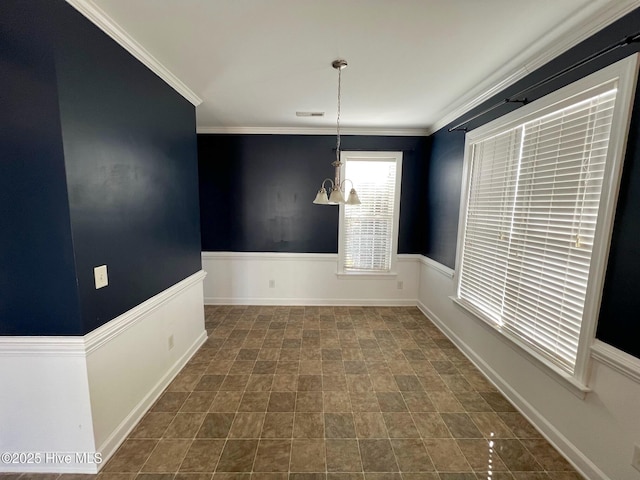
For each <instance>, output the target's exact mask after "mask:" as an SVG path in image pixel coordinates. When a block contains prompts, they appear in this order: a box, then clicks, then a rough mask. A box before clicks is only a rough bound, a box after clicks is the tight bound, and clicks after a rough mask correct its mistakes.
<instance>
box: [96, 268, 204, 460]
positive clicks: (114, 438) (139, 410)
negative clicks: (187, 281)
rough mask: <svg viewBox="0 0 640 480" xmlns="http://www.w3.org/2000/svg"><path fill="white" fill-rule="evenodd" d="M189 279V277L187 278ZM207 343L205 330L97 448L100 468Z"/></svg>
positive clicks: (202, 277)
mask: <svg viewBox="0 0 640 480" xmlns="http://www.w3.org/2000/svg"><path fill="white" fill-rule="evenodd" d="M189 278H191V277H189ZM202 279H204V276H200V280H199V281H201V280H202ZM206 341H207V332H206V330H205V331H203V332H202V334H201V335H200V336H199V337H198V338H197V339H196V341H195V342H194V343H193V344H192V345H191V347H189V349H188V350H187V351H186V352H185V353H184V355H182V357H180V358H179V359H178V361H177V362H176V363H174V364H173V366H172V367H171V368H170V369H169V370H168V371H167V372H166V373H165V374H164V375H163V376H162V378H161V379H160V380H159V381H158V383H156V385H155V386H154V387H153V389H151V390H150V391H149V393H148V394H147V395H146V396H145V397H144V398H143V399H142V400H141V401H140V403H138V405H136V407H135V408H134V409H133V410H132V411H131V413H129V415H127V417H126V418H125V419H124V420H123V421H122V423H120V425H118V427H117V428H116V429H115V430H114V431H113V432H112V433H111V435H109V437H108V438H107V439H106V440H105V441H104V442H103V443H102V445H99V446H98V449H97V451H99V452H101V453H102V460H103V461H102V463H101V465H100V467H102V466H103V465H106V463H107V461H108V460H109V458H111V456H112V455H113V454H114V453H115V452H116V450H117V449H118V447H119V446H120V445H121V444H122V442H124V441H125V440H126V438H127V436H128V435H129V433H131V431H132V430H133V429H134V428H135V427H136V425H137V424H138V422H139V421H140V420H142V417H143V416H144V415H145V413H147V411H148V410H149V408H151V406H152V405H153V404H154V403H155V401H156V400H157V399H158V398H159V397H160V395H161V394H162V392H163V391H164V389H165V388H167V387H168V386H169V384H170V383H171V382H172V381H173V379H174V378H175V377H176V375H177V374H178V373H180V370H182V368H183V367H184V366H185V365H186V364H187V362H188V361H189V359H191V357H192V356H193V355H194V354H195V353H196V352H197V351H198V349H199V348H200V347H201V346H202V345H203V344H204V342H206Z"/></svg>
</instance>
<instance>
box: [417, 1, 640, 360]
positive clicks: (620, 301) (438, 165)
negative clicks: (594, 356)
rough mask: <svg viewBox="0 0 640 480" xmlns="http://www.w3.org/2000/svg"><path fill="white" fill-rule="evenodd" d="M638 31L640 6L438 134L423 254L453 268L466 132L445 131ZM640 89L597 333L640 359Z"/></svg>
mask: <svg viewBox="0 0 640 480" xmlns="http://www.w3.org/2000/svg"><path fill="white" fill-rule="evenodd" d="M638 30H640V9H636V10H634V11H633V12H631V13H630V14H628V15H626V16H625V17H623V18H621V19H620V20H618V21H616V22H615V23H613V24H611V25H610V26H609V27H607V28H605V29H603V30H602V31H600V32H598V33H597V34H595V35H593V36H592V37H590V38H589V39H587V40H585V41H584V42H582V43H580V44H579V45H577V46H576V47H574V48H572V49H571V50H569V51H567V52H566V53H565V54H563V55H561V56H560V57H558V58H556V59H555V60H553V61H551V62H549V63H548V64H546V65H545V66H543V67H542V68H540V69H538V70H536V71H535V72H533V73H532V74H530V75H528V76H527V77H525V78H524V79H523V80H521V81H519V82H517V83H516V84H515V85H513V86H511V87H510V88H508V89H506V90H504V91H503V92H501V93H499V94H498V95H496V96H495V97H494V98H492V99H490V100H488V101H487V102H485V103H484V104H482V105H480V106H478V107H477V108H476V109H474V110H472V111H471V112H469V113H468V114H466V115H465V116H463V117H461V118H460V119H457V120H456V121H454V122H452V123H451V124H450V125H447V126H446V127H444V128H443V129H441V130H439V131H438V132H436V133H435V134H434V135H433V149H432V151H431V157H430V163H429V167H428V173H427V178H428V206H429V216H428V221H429V227H428V231H429V236H428V239H427V241H426V243H425V244H424V249H423V251H422V253H423V254H424V255H426V256H428V257H431V258H433V259H434V260H437V261H439V262H441V263H443V264H445V265H447V266H449V267H452V268H453V267H454V263H455V255H456V242H457V224H458V214H459V207H460V188H461V184H462V165H463V161H464V133H463V132H448V131H447V129H448V128H449V127H451V126H453V125H455V124H457V123H458V122H459V121H461V120H464V119H465V118H470V117H472V116H473V115H474V114H475V113H476V112H481V111H482V110H483V109H486V108H487V107H488V106H490V105H493V104H496V103H498V102H499V101H500V100H502V99H504V98H508V97H510V96H511V95H513V94H515V93H517V92H519V91H521V90H523V89H524V88H525V87H527V86H531V85H535V84H536V83H537V82H538V81H540V80H542V79H545V78H548V77H549V76H551V75H553V74H554V73H556V72H559V71H561V70H562V69H563V68H566V67H568V66H570V65H572V64H574V63H576V62H578V61H579V60H581V59H583V58H585V57H587V56H589V55H591V54H593V53H596V52H598V51H600V50H602V49H603V48H605V47H607V46H609V45H611V44H613V43H615V42H617V41H619V40H621V39H622V38H624V37H625V36H628V35H631V34H633V33H636V32H637V31H638ZM638 51H640V44H638V43H636V44H633V45H631V46H628V47H624V48H619V49H617V50H615V51H612V52H611V53H609V54H607V55H605V56H603V57H601V58H600V59H598V60H596V61H593V62H591V63H589V64H588V65H585V66H583V67H581V68H579V69H577V70H575V71H573V72H572V73H570V74H568V75H565V76H563V77H561V78H559V79H557V80H555V81H553V82H551V83H549V84H547V85H544V86H543V87H539V88H537V89H536V90H533V91H530V92H527V93H526V97H527V99H528V100H529V101H533V100H536V99H537V98H540V97H542V96H544V95H546V94H548V93H550V92H552V91H554V90H557V89H558V88H561V87H563V86H565V85H567V84H569V83H571V82H573V81H575V80H578V79H580V78H583V77H585V76H586V75H588V74H590V73H593V72H594V71H597V70H599V69H601V68H603V67H605V66H607V65H610V64H611V63H614V62H616V61H618V60H620V59H622V58H624V57H626V56H628V55H631V54H633V53H635V52H638ZM639 92H640V90H636V98H635V103H634V108H633V113H632V120H631V128H630V132H629V140H628V144H627V152H626V156H625V165H624V172H623V177H622V188H621V192H620V195H619V199H618V208H617V211H616V218H615V224H614V231H613V237H612V244H611V251H610V255H609V263H608V269H607V275H606V281H605V286H604V292H603V298H602V306H601V310H600V317H599V323H598V332H597V337H598V338H599V339H600V340H602V341H604V342H607V343H609V344H611V345H613V346H614V347H617V348H619V349H621V350H623V351H625V352H627V353H630V354H632V355H635V356H637V357H639V358H640V341H638V335H637V317H638V312H639V311H640V248H638V243H637V240H638V238H640V222H639V221H638V212H639V211H640V138H639V136H640V93H639ZM516 108H517V104H515V105H514V104H512V105H504V106H502V107H500V108H498V109H496V110H494V111H492V112H490V113H487V114H486V115H483V116H482V117H480V118H478V119H477V120H474V121H473V122H470V123H469V124H468V125H467V127H468V128H469V129H470V130H472V129H474V128H477V127H479V126H481V125H484V124H485V123H488V122H490V121H491V120H494V119H495V118H498V117H500V116H502V115H504V114H505V113H508V112H509V111H512V110H514V109H516Z"/></svg>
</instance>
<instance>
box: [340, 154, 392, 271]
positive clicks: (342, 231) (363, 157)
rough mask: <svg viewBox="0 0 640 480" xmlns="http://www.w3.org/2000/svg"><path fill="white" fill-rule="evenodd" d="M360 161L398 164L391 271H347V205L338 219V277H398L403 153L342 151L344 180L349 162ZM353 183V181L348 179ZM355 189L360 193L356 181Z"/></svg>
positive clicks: (348, 185) (341, 205)
mask: <svg viewBox="0 0 640 480" xmlns="http://www.w3.org/2000/svg"><path fill="white" fill-rule="evenodd" d="M349 159H351V160H352V161H353V160H355V161H358V159H359V160H361V161H362V160H371V161H375V160H376V159H378V160H385V159H393V160H394V161H395V164H396V184H395V192H394V194H395V195H394V200H393V201H394V209H393V224H392V238H391V259H390V269H389V271H388V272H380V271H370V272H369V271H354V270H345V267H344V264H345V254H346V252H345V225H344V224H345V220H344V218H345V205H344V204H340V214H339V219H338V266H337V269H338V270H337V272H336V275H337V276H338V278H370V279H375V278H389V277H390V276H397V263H398V262H397V260H398V234H399V227H400V197H401V195H400V193H401V188H402V152H401V151H350V150H347V151H345V150H342V151H341V152H340V161H341V162H342V166H341V167H340V176H341V178H342V179H343V180H345V179H347V177H346V176H345V171H346V167H347V162H348V161H349ZM347 180H349V181H351V180H353V179H350V178H348V179H347ZM349 181H346V182H345V190H346V191H348V189H350V188H351V184H350V183H349ZM353 188H355V189H356V191H358V182H357V180H354V184H353Z"/></svg>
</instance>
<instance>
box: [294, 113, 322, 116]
mask: <svg viewBox="0 0 640 480" xmlns="http://www.w3.org/2000/svg"><path fill="white" fill-rule="evenodd" d="M296 117H324V112H296Z"/></svg>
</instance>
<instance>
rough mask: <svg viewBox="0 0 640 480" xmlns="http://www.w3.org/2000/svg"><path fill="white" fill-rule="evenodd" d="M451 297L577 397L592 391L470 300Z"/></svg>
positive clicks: (582, 397) (581, 397) (582, 396)
mask: <svg viewBox="0 0 640 480" xmlns="http://www.w3.org/2000/svg"><path fill="white" fill-rule="evenodd" d="M449 298H450V299H451V300H452V301H453V302H454V303H455V304H456V305H458V306H459V307H461V308H462V309H464V310H465V311H466V312H468V313H470V314H471V315H473V316H474V317H475V318H477V319H478V320H480V322H481V324H482V325H484V326H486V327H487V328H489V329H490V330H492V331H493V332H495V333H497V334H498V335H499V337H500V338H501V339H502V340H503V341H505V343H508V344H509V346H511V347H513V348H514V349H517V350H519V351H522V352H524V353H525V354H526V355H527V356H528V357H529V358H530V359H532V360H534V362H535V363H536V364H537V365H538V366H540V367H542V370H543V371H544V372H545V373H546V374H547V375H549V377H551V378H553V379H554V380H556V381H557V382H558V383H559V384H560V385H562V386H563V387H565V388H566V389H567V390H569V391H570V392H571V393H573V394H574V395H575V396H576V397H578V398H580V399H582V400H584V398H585V396H586V394H587V393H589V392H590V391H591V389H590V388H589V387H588V386H587V385H585V384H584V383H582V382H580V381H579V380H578V379H576V378H575V377H573V376H571V375H569V374H568V373H567V372H565V371H563V370H561V369H560V368H558V367H556V366H555V365H553V364H552V363H551V362H549V361H548V360H547V359H546V358H545V357H544V356H542V355H541V354H540V353H538V352H536V351H535V350H534V349H532V348H531V347H529V346H528V345H526V344H525V343H524V342H522V341H521V340H520V339H518V338H517V337H516V336H515V335H512V334H510V333H509V332H507V331H504V330H502V329H501V328H500V327H499V326H497V325H495V324H494V323H492V322H490V321H489V320H487V319H486V318H485V316H484V315H483V314H482V313H481V312H480V311H479V310H478V309H477V308H475V307H474V306H473V305H471V304H469V303H468V302H466V301H464V300H462V299H460V298H458V297H453V296H452V297H449Z"/></svg>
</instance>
